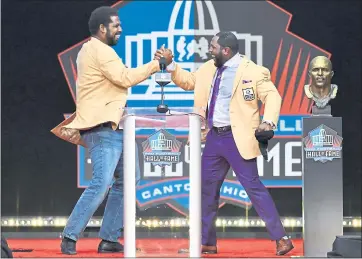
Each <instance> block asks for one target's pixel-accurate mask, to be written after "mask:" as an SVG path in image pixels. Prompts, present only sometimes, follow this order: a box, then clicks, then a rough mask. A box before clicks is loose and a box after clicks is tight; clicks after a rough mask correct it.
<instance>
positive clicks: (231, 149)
mask: <svg viewBox="0 0 362 259" xmlns="http://www.w3.org/2000/svg"><path fill="white" fill-rule="evenodd" d="M209 52H210V54H211V55H212V57H213V59H212V60H209V61H208V62H206V63H205V64H203V65H202V66H201V67H200V68H199V69H198V70H197V71H196V72H193V73H191V72H188V71H186V70H183V69H182V68H181V67H180V66H179V65H177V64H176V63H175V62H172V63H171V64H170V65H169V66H168V67H167V70H168V71H170V72H171V74H172V81H173V82H174V83H175V84H176V85H178V86H179V87H181V88H183V89H184V90H187V91H190V90H194V94H195V95H194V98H195V99H194V106H195V107H196V108H198V110H199V108H202V107H207V109H205V110H206V113H205V114H204V115H205V116H206V117H207V121H208V129H210V130H209V132H208V133H207V136H206V143H205V148H204V150H203V154H202V162H201V168H202V169H201V171H202V172H201V177H202V252H203V253H217V247H216V229H215V221H216V215H217V211H218V206H219V197H220V188H221V185H222V183H223V181H224V179H225V177H226V174H227V172H228V171H229V169H230V167H231V168H232V169H233V171H234V172H235V174H236V176H237V178H238V180H239V181H240V183H241V184H242V186H243V187H244V189H245V191H246V192H247V194H248V196H249V198H250V200H251V202H252V204H253V206H254V208H255V210H256V211H257V213H258V214H259V216H260V217H261V219H262V220H263V221H264V222H265V224H266V227H267V229H268V231H269V234H270V236H271V238H272V239H273V240H276V249H277V252H276V254H277V255H284V254H286V253H288V252H289V251H290V250H292V249H293V244H292V242H291V240H290V239H289V238H288V237H287V235H286V233H285V230H284V228H283V225H282V223H281V221H280V217H279V214H278V212H277V209H276V207H275V205H274V202H273V200H272V197H271V196H270V194H269V192H268V190H267V189H266V188H265V186H264V185H263V183H262V182H261V181H260V180H259V175H258V170H257V162H256V158H257V156H259V155H260V149H259V144H258V141H257V139H256V137H255V132H256V131H258V132H259V133H261V134H263V132H265V131H271V130H272V129H273V128H274V127H275V126H276V124H277V122H278V117H279V111H280V107H281V101H282V100H281V97H280V95H279V93H278V91H277V89H276V87H275V86H274V84H273V82H272V81H271V80H270V73H269V70H268V69H266V68H265V67H262V66H258V65H256V64H255V63H253V62H252V61H251V60H249V59H248V58H247V57H245V56H242V55H240V54H239V53H238V40H237V38H236V36H235V35H234V34H233V33H231V32H220V33H218V34H216V35H215V36H214V38H213V39H212V41H211V44H210V48H209ZM157 55H158V57H160V56H161V55H164V57H166V58H170V57H172V53H171V52H170V51H169V50H164V49H161V50H159V51H158V53H157ZM258 100H261V101H262V102H263V103H264V104H265V111H264V117H263V121H262V122H261V121H260V114H259V106H258Z"/></svg>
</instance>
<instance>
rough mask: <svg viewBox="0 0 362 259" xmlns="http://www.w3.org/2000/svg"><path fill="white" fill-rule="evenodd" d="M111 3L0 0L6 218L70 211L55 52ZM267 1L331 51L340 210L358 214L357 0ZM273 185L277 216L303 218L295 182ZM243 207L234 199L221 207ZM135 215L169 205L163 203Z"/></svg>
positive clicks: (230, 210)
mask: <svg viewBox="0 0 362 259" xmlns="http://www.w3.org/2000/svg"><path fill="white" fill-rule="evenodd" d="M115 2H116V1H104V0H103V1H86V0H82V1H81V0H79V1H75V0H72V1H65V0H62V1H60V0H51V1H45V0H43V1H24V0H22V1H19V0H11V1H9V0H7V1H2V28H1V29H2V30H1V33H2V35H1V37H2V41H1V43H2V46H1V47H2V51H1V52H2V53H1V54H2V60H1V64H2V65H1V68H2V71H1V74H2V78H1V79H2V81H1V87H2V96H1V97H2V99H1V102H2V107H1V108H2V123H1V134H2V136H1V140H2V141H1V142H2V143H1V144H2V146H1V148H2V150H1V151H2V152H1V198H2V200H1V212H2V215H3V216H16V215H19V216H46V215H49V216H68V215H69V214H70V212H71V210H72V208H73V206H74V205H75V203H76V201H77V199H78V198H79V196H80V194H81V192H82V189H77V186H76V183H77V175H76V162H77V161H76V158H77V157H76V147H75V146H74V145H71V144H69V143H67V142H65V141H62V140H60V139H58V138H56V137H55V136H54V135H52V134H51V133H50V132H49V131H50V129H52V128H53V127H54V126H55V125H57V124H58V123H59V122H61V121H62V120H63V114H64V113H66V112H73V111H74V110H75V105H74V102H73V99H72V96H71V94H70V91H69V90H68V86H67V83H66V81H65V77H64V75H63V72H62V70H61V67H60V64H59V62H58V59H57V54H58V53H59V52H61V51H63V50H65V49H66V48H68V47H70V46H72V45H74V44H75V43H78V42H80V41H82V40H84V39H85V38H87V37H88V36H89V35H88V27H87V22H88V18H89V14H90V13H91V11H92V10H94V9H95V8H97V7H99V6H100V5H111V4H113V3H115ZM274 2H275V3H276V4H278V5H279V6H281V7H282V8H284V9H286V10H287V11H289V12H290V13H292V14H293V19H292V22H291V25H290V28H289V29H290V31H292V32H293V33H295V34H297V35H299V36H301V37H303V38H305V39H306V40H308V41H310V42H312V43H314V44H316V45H317V46H320V47H321V48H322V49H325V50H327V51H328V52H330V53H332V62H333V66H334V70H335V76H334V79H333V83H335V84H337V85H338V86H339V89H340V90H339V93H338V97H337V99H336V100H335V101H334V102H333V114H334V116H341V117H343V136H344V215H345V216H360V215H361V158H362V153H361V117H362V114H361V100H362V96H361V21H360V19H361V18H360V17H361V1H360V0H356V1H351V0H349V1H321V0H320V1H301V0H298V1H296V0H295V1H274ZM155 15H157V14H155ZM121 19H122V17H121ZM124 30H127V28H124ZM270 191H271V194H272V196H273V198H274V199H275V202H276V204H277V207H278V209H279V210H280V214H281V215H282V216H302V209H301V189H291V190H286V189H273V190H270ZM103 208H104V207H101V208H100V209H99V210H98V211H97V213H96V215H97V216H99V215H101V214H102V210H103ZM244 213H245V212H244V209H241V208H237V207H234V206H232V205H226V206H225V207H223V208H222V209H221V211H220V215H230V216H232V215H235V216H236V215H242V214H244ZM142 215H144V216H146V215H149V216H161V215H163V216H171V215H176V213H175V212H173V211H172V210H171V209H167V208H165V206H161V208H158V209H156V208H155V209H149V210H147V211H145V212H142ZM249 215H250V216H252V215H255V212H254V211H253V209H252V210H251V211H250V212H249Z"/></svg>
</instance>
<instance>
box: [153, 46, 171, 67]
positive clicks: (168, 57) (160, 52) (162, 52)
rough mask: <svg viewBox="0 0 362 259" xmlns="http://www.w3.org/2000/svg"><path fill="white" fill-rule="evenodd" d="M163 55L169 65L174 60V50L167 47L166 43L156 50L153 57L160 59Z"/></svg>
mask: <svg viewBox="0 0 362 259" xmlns="http://www.w3.org/2000/svg"><path fill="white" fill-rule="evenodd" d="M161 57H164V58H165V59H166V64H167V66H168V65H169V64H171V62H172V60H173V54H172V51H171V50H170V49H166V48H165V45H162V47H161V48H160V49H158V50H157V51H156V52H155V55H154V58H153V59H154V60H160V58H161Z"/></svg>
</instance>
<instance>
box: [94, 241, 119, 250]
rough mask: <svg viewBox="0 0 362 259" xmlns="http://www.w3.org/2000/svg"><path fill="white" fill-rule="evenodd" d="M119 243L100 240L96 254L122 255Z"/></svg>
mask: <svg viewBox="0 0 362 259" xmlns="http://www.w3.org/2000/svg"><path fill="white" fill-rule="evenodd" d="M123 250H124V247H123V245H122V244H121V243H118V242H111V241H106V240H102V241H101V242H100V243H99V246H98V253H123Z"/></svg>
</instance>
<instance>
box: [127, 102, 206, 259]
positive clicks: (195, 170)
mask: <svg viewBox="0 0 362 259" xmlns="http://www.w3.org/2000/svg"><path fill="white" fill-rule="evenodd" d="M123 110H124V113H123V114H124V116H123V118H122V120H121V123H120V125H121V126H122V127H123V134H124V138H123V141H124V152H123V161H124V164H123V166H124V174H123V175H124V257H136V184H135V181H136V176H135V162H136V161H135V153H136V152H135V145H134V143H135V137H136V130H138V129H154V131H155V132H154V133H153V134H152V135H151V136H150V137H149V138H148V139H149V141H148V142H147V143H146V144H145V145H144V146H143V149H144V152H143V154H144V160H145V161H147V162H150V163H153V164H154V165H155V166H161V168H164V166H165V165H167V164H170V163H176V162H178V159H179V154H180V145H181V143H178V142H179V141H177V140H176V138H175V137H174V136H173V135H172V134H170V133H169V132H168V131H167V129H177V130H189V145H190V163H189V166H190V170H189V172H190V176H189V180H190V191H189V199H190V205H189V225H190V230H189V237H190V240H189V251H190V252H189V256H190V257H200V255H201V129H202V128H205V118H204V117H203V116H204V114H205V109H204V108H170V109H169V111H168V112H167V113H158V112H157V110H156V107H155V108H124V109H123ZM191 201H192V202H191ZM175 252H176V251H175Z"/></svg>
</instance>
